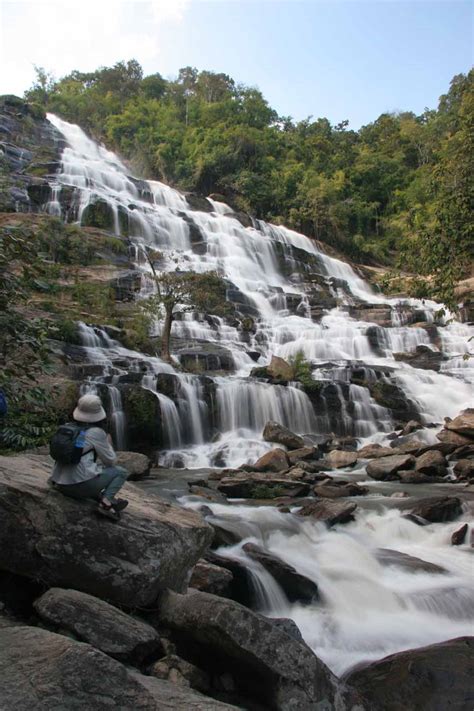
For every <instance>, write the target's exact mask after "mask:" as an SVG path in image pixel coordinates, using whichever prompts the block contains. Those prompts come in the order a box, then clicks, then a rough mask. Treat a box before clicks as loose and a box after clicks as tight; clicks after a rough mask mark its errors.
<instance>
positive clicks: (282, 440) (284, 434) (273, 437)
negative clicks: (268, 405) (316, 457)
mask: <svg viewBox="0 0 474 711" xmlns="http://www.w3.org/2000/svg"><path fill="white" fill-rule="evenodd" d="M262 437H263V439H264V440H265V442H274V443H275V444H281V445H283V446H284V447H288V449H301V448H302V447H304V440H303V438H302V437H300V436H299V435H295V434H294V433H293V432H291V431H290V430H289V429H288V428H287V427H284V426H283V425H280V424H279V423H278V422H267V424H266V425H265V427H264V429H263V434H262Z"/></svg>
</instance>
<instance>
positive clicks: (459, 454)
mask: <svg viewBox="0 0 474 711" xmlns="http://www.w3.org/2000/svg"><path fill="white" fill-rule="evenodd" d="M445 454H446V452H445ZM448 454H451V456H450V457H449V459H450V460H453V461H456V460H458V459H474V444H465V445H463V446H462V447H456V448H455V449H453V450H451V452H448Z"/></svg>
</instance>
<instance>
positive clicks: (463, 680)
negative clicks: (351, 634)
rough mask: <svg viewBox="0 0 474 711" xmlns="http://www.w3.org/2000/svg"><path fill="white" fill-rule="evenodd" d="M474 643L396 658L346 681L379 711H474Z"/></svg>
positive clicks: (425, 649) (359, 671) (435, 646)
mask: <svg viewBox="0 0 474 711" xmlns="http://www.w3.org/2000/svg"><path fill="white" fill-rule="evenodd" d="M473 678H474V637H459V638H458V639H453V640H450V641H448V642H443V643H441V644H432V645H430V646H428V647H420V648H419V649H409V650H407V651H406V652H399V653H398V654H392V655H390V656H389V657H385V659H381V660H380V661H377V662H374V663H373V664H369V665H368V666H366V667H364V668H362V669H357V670H355V671H353V672H352V673H351V674H349V675H348V676H347V677H346V681H347V683H349V684H351V685H353V686H355V687H356V689H358V691H359V692H360V693H361V694H362V695H363V696H364V697H365V698H366V699H367V701H368V702H369V703H370V704H372V706H371V708H372V707H373V708H374V710H376V711H386V710H387V709H393V711H395V710H397V711H398V709H400V711H401V710H402V709H416V711H446V710H447V709H449V711H468V709H472V708H474V686H473V683H472V680H473Z"/></svg>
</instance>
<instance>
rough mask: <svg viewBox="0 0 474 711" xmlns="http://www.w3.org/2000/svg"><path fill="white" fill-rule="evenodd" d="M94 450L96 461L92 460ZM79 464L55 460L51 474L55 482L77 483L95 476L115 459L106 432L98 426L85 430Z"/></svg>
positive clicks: (113, 462)
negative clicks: (62, 462) (61, 462)
mask: <svg viewBox="0 0 474 711" xmlns="http://www.w3.org/2000/svg"><path fill="white" fill-rule="evenodd" d="M94 451H95V453H96V461H94ZM83 452H85V454H83V455H82V457H81V461H80V462H79V464H60V463H59V462H56V464H55V465H54V469H53V473H52V476H51V479H52V481H54V483H55V484H66V485H67V484H78V483H79V482H81V481H88V480H89V479H93V478H94V477H96V476H97V475H98V474H100V472H101V471H102V469H103V468H104V467H103V465H104V466H106V467H111V466H113V465H114V464H115V462H116V461H117V455H116V454H115V451H114V448H113V447H112V445H111V444H110V442H109V439H108V437H107V434H106V433H105V432H104V430H103V429H101V428H100V427H90V428H89V429H87V430H86V434H85V444H84V447H83Z"/></svg>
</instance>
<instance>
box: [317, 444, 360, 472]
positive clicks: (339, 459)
mask: <svg viewBox="0 0 474 711" xmlns="http://www.w3.org/2000/svg"><path fill="white" fill-rule="evenodd" d="M357 457H358V452H344V451H343V450H342V449H333V450H332V451H331V452H329V454H327V455H326V457H325V459H324V462H325V463H327V464H329V466H330V467H332V468H333V469H343V468H344V467H353V466H354V464H355V463H356V462H357Z"/></svg>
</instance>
